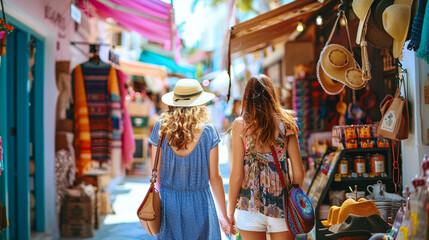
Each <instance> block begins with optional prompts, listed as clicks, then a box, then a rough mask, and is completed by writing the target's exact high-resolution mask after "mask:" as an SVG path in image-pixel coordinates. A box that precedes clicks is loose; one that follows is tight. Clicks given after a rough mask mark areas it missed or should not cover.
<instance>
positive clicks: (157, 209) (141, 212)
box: [137, 135, 164, 236]
mask: <svg viewBox="0 0 429 240" xmlns="http://www.w3.org/2000/svg"><path fill="white" fill-rule="evenodd" d="M163 140H164V135H162V136H161V138H160V139H159V142H158V148H157V149H156V156H155V165H153V169H152V178H151V179H150V187H149V190H148V191H147V193H146V197H145V198H144V200H143V202H142V203H141V204H140V207H139V209H138V210H137V216H138V217H139V220H140V224H141V225H142V227H143V228H144V229H145V230H146V232H148V233H149V234H150V235H151V236H155V235H156V234H158V232H159V226H160V225H161V197H160V196H159V191H158V189H156V188H155V183H156V176H157V174H158V162H159V153H160V151H161V147H162V142H163Z"/></svg>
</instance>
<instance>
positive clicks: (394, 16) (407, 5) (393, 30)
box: [383, 0, 413, 58]
mask: <svg viewBox="0 0 429 240" xmlns="http://www.w3.org/2000/svg"><path fill="white" fill-rule="evenodd" d="M412 5H413V0H395V1H394V3H393V5H391V6H389V7H387V8H386V10H384V12H383V26H384V29H385V30H386V32H387V33H389V34H390V36H392V37H393V57H394V58H398V57H399V55H401V52H402V47H403V46H404V44H405V40H406V39H407V34H408V27H409V25H410V20H411V10H412Z"/></svg>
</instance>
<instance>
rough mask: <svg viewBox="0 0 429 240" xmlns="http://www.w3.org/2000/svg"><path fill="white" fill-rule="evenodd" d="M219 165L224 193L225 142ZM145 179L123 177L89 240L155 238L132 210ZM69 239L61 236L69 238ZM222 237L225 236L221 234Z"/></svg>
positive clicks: (226, 172) (143, 189)
mask: <svg viewBox="0 0 429 240" xmlns="http://www.w3.org/2000/svg"><path fill="white" fill-rule="evenodd" d="M219 164H220V169H221V173H222V177H223V180H224V186H225V192H226V193H225V194H227V193H228V181H229V173H230V172H229V164H228V148H227V146H226V145H225V141H222V142H220V143H219ZM149 185H150V184H149V178H135V177H127V178H126V179H124V181H123V182H122V183H121V184H120V185H118V187H117V188H116V190H115V192H113V193H112V194H113V195H114V199H115V200H114V202H113V210H114V212H115V214H109V215H107V216H105V217H104V220H103V225H102V226H101V227H100V229H98V230H96V231H95V234H94V237H93V238H83V239H93V240H118V239H121V240H135V239H144V240H146V239H148V240H149V239H156V237H152V236H150V235H149V234H148V233H147V232H146V231H145V230H144V229H143V228H142V227H141V225H140V222H138V219H137V216H136V211H137V208H138V206H139V205H140V203H141V201H142V200H143V198H144V195H145V194H146V191H147V189H148V188H149ZM69 239H70V238H61V240H69ZM222 239H228V238H227V237H226V236H225V235H223V238H222Z"/></svg>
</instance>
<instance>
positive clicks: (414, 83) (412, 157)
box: [402, 43, 429, 188]
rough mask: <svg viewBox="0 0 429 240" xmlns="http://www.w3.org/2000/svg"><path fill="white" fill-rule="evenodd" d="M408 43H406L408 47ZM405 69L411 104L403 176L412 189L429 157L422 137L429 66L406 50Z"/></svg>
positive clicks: (425, 119) (404, 150)
mask: <svg viewBox="0 0 429 240" xmlns="http://www.w3.org/2000/svg"><path fill="white" fill-rule="evenodd" d="M407 44H408V43H405V46H407ZM402 64H403V68H406V69H407V71H408V81H407V86H406V88H407V90H408V91H407V94H408V101H409V102H410V109H409V111H410V116H411V117H410V134H409V138H408V139H407V140H406V141H403V142H402V153H403V159H402V161H403V164H402V171H403V172H402V175H403V184H404V186H405V185H408V186H410V188H411V187H412V184H411V179H412V178H413V177H415V175H416V174H418V175H420V174H422V170H421V162H422V159H423V156H424V154H425V153H427V154H428V155H429V146H428V145H425V144H423V141H422V136H423V134H426V129H422V121H423V122H425V123H427V122H428V121H429V114H428V111H423V112H422V111H421V109H426V110H427V109H428V108H429V105H427V104H426V105H425V104H424V96H423V90H424V86H425V85H427V84H428V83H427V74H429V65H428V64H427V63H426V62H425V61H423V60H422V59H420V58H417V57H416V55H415V53H414V52H411V51H408V50H404V59H403V61H402Z"/></svg>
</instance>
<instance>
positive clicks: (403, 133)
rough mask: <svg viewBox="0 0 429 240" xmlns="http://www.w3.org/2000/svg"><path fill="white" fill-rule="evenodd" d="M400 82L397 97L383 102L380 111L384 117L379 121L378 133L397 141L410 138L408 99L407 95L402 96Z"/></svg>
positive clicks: (403, 84)
mask: <svg viewBox="0 0 429 240" xmlns="http://www.w3.org/2000/svg"><path fill="white" fill-rule="evenodd" d="M401 82H402V84H398V88H397V89H396V93H395V97H394V98H393V99H392V100H390V101H387V102H385V103H384V104H383V106H382V107H381V109H380V111H381V114H382V116H383V117H382V118H381V120H380V122H379V125H378V129H377V133H378V134H380V135H381V136H383V137H384V138H389V139H392V140H395V141H401V140H405V139H407V138H408V129H409V115H408V101H407V98H406V97H402V96H401V85H402V86H404V90H405V83H404V80H403V79H402V80H401Z"/></svg>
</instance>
